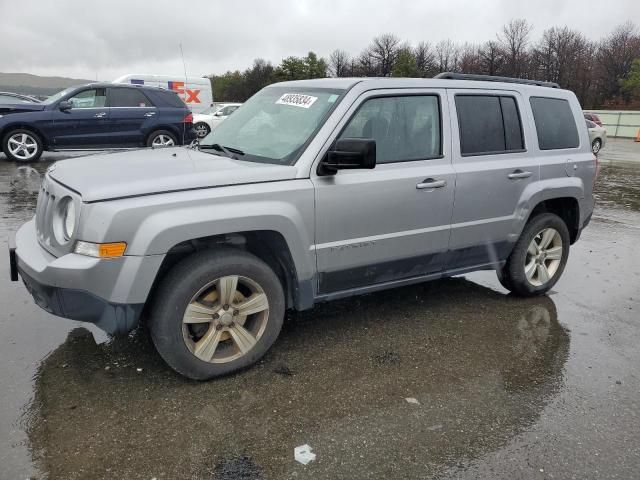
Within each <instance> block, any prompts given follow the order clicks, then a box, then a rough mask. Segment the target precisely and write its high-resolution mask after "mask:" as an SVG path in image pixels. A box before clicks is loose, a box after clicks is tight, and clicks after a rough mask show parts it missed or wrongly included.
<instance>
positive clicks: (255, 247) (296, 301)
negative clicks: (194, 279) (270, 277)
mask: <svg viewBox="0 0 640 480" xmlns="http://www.w3.org/2000/svg"><path fill="white" fill-rule="evenodd" d="M216 248H225V249H228V248H233V249H237V250H241V251H246V252H249V253H251V254H253V255H255V256H256V257H258V258H260V259H261V260H262V261H264V262H265V263H266V264H267V265H269V267H270V268H271V269H272V270H273V271H274V272H275V274H276V275H277V276H278V278H279V279H280V282H281V283H282V287H283V290H284V292H285V301H286V308H295V309H297V310H304V309H306V308H310V307H311V306H312V305H313V292H312V291H311V284H310V282H309V281H306V282H305V281H301V280H300V278H299V276H298V270H297V268H296V265H295V262H294V260H293V255H292V253H291V250H290V248H289V245H288V244H287V241H286V240H285V237H284V236H283V235H282V234H281V233H280V232H278V231H275V230H249V231H241V232H233V233H225V234H217V235H210V236H205V237H197V238H192V239H189V240H184V241H181V242H179V243H177V244H175V245H173V246H172V247H171V248H170V249H169V251H168V252H167V254H166V256H165V257H164V260H163V261H162V264H161V265H160V268H159V270H158V273H157V275H156V278H155V280H154V282H153V284H152V286H151V290H150V292H149V298H151V297H152V296H153V293H154V291H155V290H156V288H157V286H158V283H159V282H160V281H161V280H162V278H163V277H164V276H165V275H166V273H167V272H168V271H169V270H170V269H171V268H172V267H173V266H174V265H176V264H178V263H179V262H181V261H182V260H184V259H185V258H187V257H189V256H190V255H192V254H194V253H196V252H200V251H205V250H214V249H216Z"/></svg>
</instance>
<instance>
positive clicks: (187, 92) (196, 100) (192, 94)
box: [113, 73, 213, 113]
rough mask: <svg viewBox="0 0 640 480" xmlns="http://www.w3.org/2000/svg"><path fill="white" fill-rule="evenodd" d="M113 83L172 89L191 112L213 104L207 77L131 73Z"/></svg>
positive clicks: (196, 111) (205, 108) (204, 108)
mask: <svg viewBox="0 0 640 480" xmlns="http://www.w3.org/2000/svg"><path fill="white" fill-rule="evenodd" d="M113 83H125V84H129V85H146V86H149V87H160V88H165V89H167V90H172V91H174V92H176V93H177V94H178V95H179V96H180V98H182V100H183V101H184V103H186V104H187V106H188V107H189V108H190V109H191V111H192V112H193V113H202V112H204V111H205V110H207V109H209V108H211V107H212V106H213V92H212V90H211V81H210V80H209V79H208V78H202V77H184V76H182V77H181V76H180V75H173V76H172V75H151V74H138V73H133V74H128V75H123V76H122V77H118V78H116V79H115V80H114V81H113Z"/></svg>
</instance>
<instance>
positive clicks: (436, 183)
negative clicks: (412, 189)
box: [416, 178, 447, 190]
mask: <svg viewBox="0 0 640 480" xmlns="http://www.w3.org/2000/svg"><path fill="white" fill-rule="evenodd" d="M446 185H447V182H446V181H444V180H435V179H433V178H427V179H426V180H425V181H424V182H422V183H419V184H417V185H416V188H417V189H418V190H424V189H428V188H442V187H445V186H446Z"/></svg>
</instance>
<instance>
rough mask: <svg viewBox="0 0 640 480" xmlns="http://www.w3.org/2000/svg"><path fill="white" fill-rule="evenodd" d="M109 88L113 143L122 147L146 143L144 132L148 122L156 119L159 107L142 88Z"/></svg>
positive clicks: (110, 127)
mask: <svg viewBox="0 0 640 480" xmlns="http://www.w3.org/2000/svg"><path fill="white" fill-rule="evenodd" d="M107 90H108V91H107V95H108V104H109V109H110V114H111V115H110V121H109V131H110V137H111V141H112V143H113V144H114V145H116V146H120V147H130V146H138V145H142V144H144V133H143V132H145V131H146V128H145V127H146V125H147V124H151V123H153V122H154V121H155V117H157V115H158V110H157V108H156V107H155V106H154V105H153V103H152V102H151V100H150V99H149V98H148V97H147V96H146V95H145V93H144V91H143V90H141V89H140V88H137V87H133V88H132V87H112V88H108V89H107Z"/></svg>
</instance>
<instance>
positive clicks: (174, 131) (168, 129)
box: [144, 124, 182, 145]
mask: <svg viewBox="0 0 640 480" xmlns="http://www.w3.org/2000/svg"><path fill="white" fill-rule="evenodd" d="M162 130H164V131H166V132H169V133H171V134H172V135H174V136H175V137H176V142H177V144H178V145H182V143H181V141H180V139H181V138H182V135H180V132H179V131H178V129H177V128H176V127H175V126H173V125H166V124H163V125H154V126H153V127H152V128H150V129H149V133H147V134H146V135H145V137H144V144H145V145H146V144H147V142H148V141H149V138H151V135H153V134H154V133H156V132H160V131H162Z"/></svg>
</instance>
